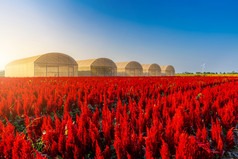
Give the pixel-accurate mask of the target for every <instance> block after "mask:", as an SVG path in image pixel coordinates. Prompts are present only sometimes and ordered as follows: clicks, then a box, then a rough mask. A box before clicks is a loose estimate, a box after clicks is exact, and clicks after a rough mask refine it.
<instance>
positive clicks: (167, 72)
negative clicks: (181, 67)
mask: <svg viewBox="0 0 238 159" xmlns="http://www.w3.org/2000/svg"><path fill="white" fill-rule="evenodd" d="M160 68H161V73H162V75H163V76H175V69H174V67H173V66H172V65H163V66H160Z"/></svg>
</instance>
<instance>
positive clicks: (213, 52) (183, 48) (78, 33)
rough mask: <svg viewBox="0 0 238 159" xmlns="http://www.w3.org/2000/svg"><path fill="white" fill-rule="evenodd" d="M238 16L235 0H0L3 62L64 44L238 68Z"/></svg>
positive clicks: (84, 50)
mask: <svg viewBox="0 0 238 159" xmlns="http://www.w3.org/2000/svg"><path fill="white" fill-rule="evenodd" d="M237 17H238V1H236V0H226V1H219V0H216V1H215V0H210V1H209V0H193V1H191V0H180V1H176V0H164V1H162V0H150V1H149V0H147V1H145V0H144V1H142V0H137V1H130V0H120V1H119V0H21V1H19V0H0V69H4V66H5V65H6V64H7V63H8V62H10V61H12V60H14V59H18V58H24V57H29V56H34V55H38V54H43V53H47V52H55V51H57V52H63V53H66V54H69V55H70V56H72V57H73V58H75V59H77V60H80V59H90V58H96V57H108V58H111V59H112V60H114V61H115V62H119V61H128V60H136V61H139V62H140V63H158V64H160V65H166V64H171V65H174V67H175V69H176V72H185V71H189V72H197V71H201V64H203V63H205V64H206V69H205V71H213V72H224V71H225V72H231V71H237V72H238V63H237V59H238V18H237Z"/></svg>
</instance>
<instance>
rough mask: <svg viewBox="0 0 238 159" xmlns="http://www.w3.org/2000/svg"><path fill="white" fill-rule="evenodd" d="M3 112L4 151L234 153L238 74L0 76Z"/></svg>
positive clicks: (29, 154)
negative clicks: (113, 76) (219, 75)
mask: <svg viewBox="0 0 238 159" xmlns="http://www.w3.org/2000/svg"><path fill="white" fill-rule="evenodd" d="M0 119H1V121H0V158H14V159H18V158H19V159H20V158H27V159H28V158H29V159H30V158H75V159H76V158H97V159H103V158H105V159H108V158H119V159H120V158H121V159H126V158H128V159H130V158H132V159H140V158H146V159H150V158H160V157H162V158H163V159H167V158H168V159H169V158H178V159H180V158H181V159H182V158H199V159H200V158H222V157H228V158H229V157H230V158H231V157H233V158H236V157H237V156H238V153H237V151H238V150H237V146H238V145H237V129H238V124H237V120H238V78H237V77H135V78H120V77H115V78H98V77H97V78H95V77H91V78H89V77H88V78H0Z"/></svg>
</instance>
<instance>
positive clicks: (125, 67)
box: [116, 61, 143, 76]
mask: <svg viewBox="0 0 238 159" xmlns="http://www.w3.org/2000/svg"><path fill="white" fill-rule="evenodd" d="M116 65H117V76H142V75H143V68H142V66H141V64H140V63H139V62H136V61H129V62H118V63H116Z"/></svg>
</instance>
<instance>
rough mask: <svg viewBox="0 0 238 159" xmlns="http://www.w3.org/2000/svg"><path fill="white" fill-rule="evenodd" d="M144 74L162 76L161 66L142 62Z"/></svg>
mask: <svg viewBox="0 0 238 159" xmlns="http://www.w3.org/2000/svg"><path fill="white" fill-rule="evenodd" d="M142 67H143V75H144V76H161V68H160V66H159V65H158V64H156V63H153V64H142Z"/></svg>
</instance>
